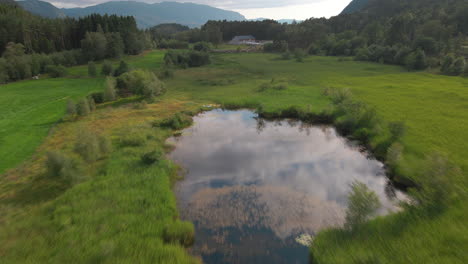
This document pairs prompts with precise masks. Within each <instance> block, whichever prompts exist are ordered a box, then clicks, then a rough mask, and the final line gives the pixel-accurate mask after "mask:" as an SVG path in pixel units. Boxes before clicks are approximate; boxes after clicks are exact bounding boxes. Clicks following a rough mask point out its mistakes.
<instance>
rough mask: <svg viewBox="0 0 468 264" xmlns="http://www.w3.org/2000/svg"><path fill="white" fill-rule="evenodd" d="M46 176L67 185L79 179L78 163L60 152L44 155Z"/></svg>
mask: <svg viewBox="0 0 468 264" xmlns="http://www.w3.org/2000/svg"><path fill="white" fill-rule="evenodd" d="M45 166H46V169H47V172H46V175H47V176H48V177H50V178H53V179H61V180H65V181H67V182H69V183H72V182H75V181H77V180H78V178H79V173H80V171H79V168H78V162H77V161H76V160H74V159H73V158H71V157H69V156H67V155H65V154H63V153H61V152H56V151H52V152H48V153H47V154H46V161H45Z"/></svg>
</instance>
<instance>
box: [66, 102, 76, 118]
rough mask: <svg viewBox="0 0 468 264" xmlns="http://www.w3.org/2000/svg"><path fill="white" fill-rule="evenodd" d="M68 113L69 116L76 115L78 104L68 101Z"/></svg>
mask: <svg viewBox="0 0 468 264" xmlns="http://www.w3.org/2000/svg"><path fill="white" fill-rule="evenodd" d="M66 112H67V115H68V116H74V115H76V104H75V102H73V100H71V99H68V101H67V111H66Z"/></svg>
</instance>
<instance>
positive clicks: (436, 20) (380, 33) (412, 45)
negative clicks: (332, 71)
mask: <svg viewBox="0 0 468 264" xmlns="http://www.w3.org/2000/svg"><path fill="white" fill-rule="evenodd" d="M166 33H167V32H166ZM236 35H253V36H255V37H256V38H257V39H259V40H273V41H274V43H273V44H270V45H267V46H266V47H265V50H267V51H270V52H287V51H290V52H294V51H295V50H297V49H300V50H303V51H306V52H307V53H308V54H317V55H326V56H355V57H356V58H357V59H358V60H366V61H374V62H380V63H388V64H397V65H403V66H406V67H407V68H408V69H415V70H419V69H425V68H427V67H433V68H441V71H442V72H443V73H445V74H450V75H459V74H462V73H463V72H464V71H466V62H465V57H468V38H467V36H468V3H467V2H466V1H464V0H447V1H438V0H413V1H401V0H375V1H370V2H369V4H368V5H367V7H365V8H364V9H362V10H361V11H358V12H355V13H351V14H342V15H338V16H335V17H332V18H330V19H325V18H311V19H308V20H305V21H304V22H301V23H295V24H280V23H278V22H277V21H273V20H264V21H208V22H207V23H206V24H205V25H204V26H202V27H201V28H200V29H192V30H179V31H175V30H174V31H173V34H172V35H171V36H170V37H169V38H172V39H175V40H178V41H185V42H191V43H195V42H200V41H207V42H211V43H213V44H219V43H222V42H226V41H229V40H231V39H232V38H233V37H234V36H236ZM166 36H167V34H166Z"/></svg>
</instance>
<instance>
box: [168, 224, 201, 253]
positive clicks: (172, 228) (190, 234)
mask: <svg viewBox="0 0 468 264" xmlns="http://www.w3.org/2000/svg"><path fill="white" fill-rule="evenodd" d="M163 238H164V241H165V242H166V243H178V244H180V245H182V246H185V247H190V246H191V245H192V244H193V242H194V241H195V229H194V227H193V224H192V223H190V222H181V221H176V222H174V223H172V224H170V225H167V226H166V227H165V228H164V232H163Z"/></svg>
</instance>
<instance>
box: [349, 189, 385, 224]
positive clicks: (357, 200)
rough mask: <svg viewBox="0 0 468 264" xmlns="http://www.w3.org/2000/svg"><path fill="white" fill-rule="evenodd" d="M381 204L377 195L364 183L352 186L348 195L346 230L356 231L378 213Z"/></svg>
mask: <svg viewBox="0 0 468 264" xmlns="http://www.w3.org/2000/svg"><path fill="white" fill-rule="evenodd" d="M380 206H381V204H380V201H379V198H378V196H377V194H375V192H374V191H372V190H370V189H369V188H368V187H367V185H365V184H364V183H362V182H358V181H355V182H353V183H352V184H351V192H350V193H349V195H348V209H347V211H346V222H345V228H346V229H348V230H355V229H356V228H358V227H359V226H360V225H362V224H363V223H365V222H366V221H367V220H369V218H371V217H372V216H374V215H375V214H376V213H377V210H378V209H379V208H380Z"/></svg>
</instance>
